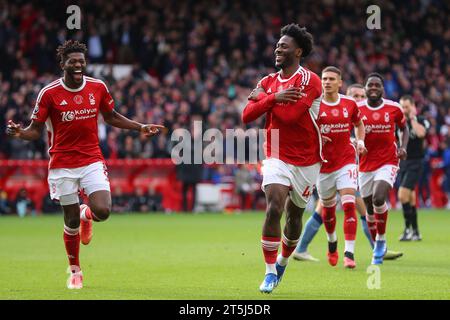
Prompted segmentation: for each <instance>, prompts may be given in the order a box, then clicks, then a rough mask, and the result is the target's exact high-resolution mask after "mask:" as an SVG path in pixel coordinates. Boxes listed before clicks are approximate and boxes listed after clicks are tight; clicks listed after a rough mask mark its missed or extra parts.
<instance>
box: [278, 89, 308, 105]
mask: <svg viewBox="0 0 450 320" xmlns="http://www.w3.org/2000/svg"><path fill="white" fill-rule="evenodd" d="M301 96H302V95H301V90H300V88H296V87H292V88H288V89H285V90H283V91H280V92H277V93H275V101H276V102H277V103H291V102H297V100H298V99H300V98H301Z"/></svg>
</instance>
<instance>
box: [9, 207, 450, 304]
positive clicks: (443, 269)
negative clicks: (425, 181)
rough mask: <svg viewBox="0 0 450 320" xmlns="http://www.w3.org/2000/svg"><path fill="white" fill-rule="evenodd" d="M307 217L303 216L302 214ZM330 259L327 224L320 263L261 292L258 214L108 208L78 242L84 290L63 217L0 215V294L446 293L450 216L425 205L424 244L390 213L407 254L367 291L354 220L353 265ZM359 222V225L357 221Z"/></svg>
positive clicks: (291, 272) (291, 269) (449, 292)
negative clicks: (72, 270)
mask: <svg viewBox="0 0 450 320" xmlns="http://www.w3.org/2000/svg"><path fill="white" fill-rule="evenodd" d="M308 218H309V213H306V214H305V216H304V218H303V221H304V222H306V220H307V219H308ZM342 219H343V215H342V213H338V225H337V226H338V228H337V229H338V237H339V240H340V243H339V253H340V261H339V263H338V265H337V266H336V267H334V268H333V267H331V266H329V265H328V262H327V260H326V246H327V244H326V238H325V231H324V229H323V228H322V229H321V230H319V233H318V235H317V237H316V238H315V239H314V241H313V242H312V244H311V246H310V250H309V251H310V252H311V253H312V254H313V255H314V256H316V257H318V258H319V259H320V260H321V261H320V262H319V263H313V262H298V261H295V260H292V259H291V261H290V263H289V266H288V268H287V270H286V273H285V275H284V278H283V281H282V283H281V284H280V285H279V287H278V288H276V289H275V290H274V292H273V293H272V294H271V295H266V294H261V293H260V292H259V290H258V288H259V285H260V283H261V281H262V279H263V276H264V271H265V267H264V263H263V257H262V251H261V245H260V236H261V227H262V223H263V220H264V214H263V213H243V214H234V215H226V214H198V215H187V214H184V215H183V214H172V215H163V214H114V215H112V216H111V218H110V219H109V220H108V221H106V222H104V223H100V224H99V223H97V224H95V225H94V238H93V240H92V242H91V244H90V245H89V246H83V245H81V254H80V260H81V267H82V270H83V273H84V288H83V289H82V290H77V291H72V290H68V289H66V279H67V274H66V273H65V271H66V268H67V258H66V254H65V249H64V244H63V241H62V234H63V228H62V227H63V218H62V216H61V215H57V216H40V217H27V218H25V219H20V218H18V217H0V299H163V300H164V299H177V300H178V299H181V300H182V299H193V300H195V299H223V300H230V299H231V300H233V299H449V298H450V259H449V256H450V233H449V232H448V230H449V225H450V214H449V213H448V212H445V211H443V210H441V211H439V210H430V211H425V210H421V211H420V213H419V220H420V221H419V222H420V227H421V233H422V236H423V241H422V242H409V243H404V242H399V241H398V240H397V237H398V235H399V234H400V233H401V231H402V229H403V218H402V215H401V213H400V212H391V213H390V215H389V220H388V231H387V234H388V247H389V248H390V249H392V250H399V251H403V252H404V256H403V257H402V258H400V259H399V260H397V261H385V263H384V264H383V265H382V266H381V267H380V269H381V288H380V289H372V290H370V289H368V288H367V279H368V277H369V274H368V273H367V267H368V266H369V265H370V259H371V251H370V247H369V244H368V242H367V240H366V239H365V237H364V234H363V232H362V229H361V228H360V224H358V235H357V243H356V262H357V268H356V269H355V270H346V269H344V268H343V262H342V258H343V245H344V241H343V234H342ZM358 223H359V222H358Z"/></svg>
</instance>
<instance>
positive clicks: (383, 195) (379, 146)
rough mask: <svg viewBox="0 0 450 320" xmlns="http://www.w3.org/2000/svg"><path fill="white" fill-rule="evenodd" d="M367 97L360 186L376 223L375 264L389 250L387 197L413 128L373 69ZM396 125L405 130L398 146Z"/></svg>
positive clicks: (363, 110) (371, 222) (362, 104)
mask: <svg viewBox="0 0 450 320" xmlns="http://www.w3.org/2000/svg"><path fill="white" fill-rule="evenodd" d="M365 90H366V96H367V100H364V101H361V102H359V103H358V107H359V108H360V110H361V116H362V120H363V122H364V125H365V126H366V139H365V143H366V147H367V150H368V153H367V154H366V155H363V156H361V157H360V163H359V171H360V172H359V187H360V192H361V196H362V197H363V199H364V202H365V204H366V208H367V213H368V215H367V224H368V225H369V228H370V226H371V225H375V226H376V237H375V240H376V241H375V247H374V249H373V257H372V264H382V263H383V257H384V255H385V254H386V250H387V246H386V235H385V233H386V224H387V218H388V206H387V204H386V199H387V198H388V194H389V191H390V189H391V188H392V186H393V184H394V182H395V178H396V176H397V171H398V164H399V159H406V156H407V154H406V148H407V145H408V138H409V130H408V126H407V125H406V119H405V116H404V115H403V110H402V108H401V106H400V105H399V104H398V103H397V102H394V101H391V100H387V99H384V98H383V93H384V84H383V78H382V76H381V75H379V74H378V73H371V74H369V76H368V77H367V80H366V84H365ZM395 126H397V127H398V128H399V130H400V131H401V132H402V141H401V145H400V147H397V144H396V138H395Z"/></svg>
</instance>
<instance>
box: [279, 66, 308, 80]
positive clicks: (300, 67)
mask: <svg viewBox="0 0 450 320" xmlns="http://www.w3.org/2000/svg"><path fill="white" fill-rule="evenodd" d="M301 69H303V68H302V66H298V69H297V71H295V72H294V74H293V75H292V76H291V77H290V78H289V79H283V78H281V71H278V81H280V82H286V81H289V80H291V79H292V78H293V77H294V76H295V75H296V74H297V73H299V72H300V70H301Z"/></svg>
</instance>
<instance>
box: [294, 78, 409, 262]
mask: <svg viewBox="0 0 450 320" xmlns="http://www.w3.org/2000/svg"><path fill="white" fill-rule="evenodd" d="M346 95H347V96H350V97H352V98H353V99H355V101H356V102H359V101H362V100H364V99H366V92H365V90H364V86H363V85H361V84H359V83H354V84H351V85H350V86H348V88H347V91H346ZM356 211H357V212H358V213H359V217H360V220H361V226H362V229H363V231H364V235H365V236H366V238H367V240H368V241H369V243H370V246H371V247H372V249H373V247H374V241H375V238H373V239H372V235H371V231H372V233H373V234H374V237H375V233H376V226H375V225H371V230H369V227H368V225H367V221H366V215H367V211H366V206H365V204H364V201H363V199H362V198H361V195H360V193H359V191H357V192H356ZM321 212H322V204H321V202H320V201H317V205H316V208H315V210H314V212H313V214H312V215H311V217H310V218H309V219H308V221H307V222H306V223H305V228H304V231H303V233H302V235H301V237H300V241H299V243H298V245H297V248H296V250H295V252H294V253H293V255H292V256H293V258H294V259H295V260H299V261H314V262H317V261H319V259H316V258H314V257H313V256H312V255H311V254H310V253H309V252H308V246H309V244H310V243H311V241H312V240H313V239H314V237H315V236H316V234H317V232H318V231H319V228H320V226H321V225H322V223H323V221H322V216H321ZM401 256H403V253H402V252H397V251H391V250H388V251H387V252H386V255H385V256H384V260H395V259H398V258H400V257H401Z"/></svg>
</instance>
